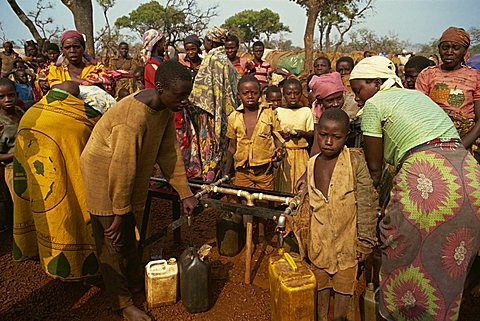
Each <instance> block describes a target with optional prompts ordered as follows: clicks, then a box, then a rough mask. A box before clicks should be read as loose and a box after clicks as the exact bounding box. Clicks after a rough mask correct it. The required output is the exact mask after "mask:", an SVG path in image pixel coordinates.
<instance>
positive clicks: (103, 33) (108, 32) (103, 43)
mask: <svg viewBox="0 0 480 321" xmlns="http://www.w3.org/2000/svg"><path fill="white" fill-rule="evenodd" d="M97 3H98V4H99V5H100V7H102V11H103V16H104V17H105V23H106V25H105V27H103V28H102V30H100V33H99V35H98V36H97V38H96V39H95V44H96V46H95V49H97V48H98V47H99V46H100V48H103V49H104V50H106V51H107V53H108V52H109V50H110V48H112V46H114V45H115V44H114V42H113V37H112V28H111V26H110V21H109V20H108V10H110V9H111V8H113V6H115V0H97ZM97 43H99V44H100V45H99V46H97ZM100 48H98V49H100Z"/></svg>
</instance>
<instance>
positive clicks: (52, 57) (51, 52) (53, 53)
mask: <svg viewBox="0 0 480 321" xmlns="http://www.w3.org/2000/svg"><path fill="white" fill-rule="evenodd" d="M58 56H60V53H59V52H56V51H55V50H48V51H47V57H48V60H49V61H53V62H56V61H57V59H58Z"/></svg>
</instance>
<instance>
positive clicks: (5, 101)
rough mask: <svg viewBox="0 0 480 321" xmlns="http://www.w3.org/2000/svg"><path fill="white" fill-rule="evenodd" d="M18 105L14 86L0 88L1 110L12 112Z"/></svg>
mask: <svg viewBox="0 0 480 321" xmlns="http://www.w3.org/2000/svg"><path fill="white" fill-rule="evenodd" d="M16 103H17V91H16V90H15V88H13V87H12V86H0V108H2V109H4V110H11V109H12V108H15V104H16Z"/></svg>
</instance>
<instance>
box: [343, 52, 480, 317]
mask: <svg viewBox="0 0 480 321" xmlns="http://www.w3.org/2000/svg"><path fill="white" fill-rule="evenodd" d="M350 84H351V86H352V90H353V92H354V93H355V95H356V99H357V101H358V103H359V105H364V107H363V116H362V125H361V126H362V132H363V137H364V145H365V156H366V160H367V164H368V167H369V170H370V174H371V176H372V179H373V182H374V184H375V185H378V183H379V181H380V176H381V173H382V167H383V162H384V161H386V162H387V163H389V164H392V165H394V166H395V167H396V170H397V173H396V176H395V178H394V181H393V190H392V192H391V197H390V202H389V204H388V206H387V207H386V209H385V208H384V209H385V216H384V217H383V219H382V220H381V222H380V238H381V241H382V243H383V244H382V247H381V249H382V267H381V282H380V313H381V315H382V316H383V317H384V318H386V319H387V320H457V318H458V313H459V308H460V303H461V299H462V293H463V286H464V282H465V278H466V275H467V272H468V270H469V268H470V267H471V263H472V261H473V259H474V257H475V256H476V254H477V251H478V249H479V247H480V235H479V230H480V207H479V206H478V204H479V203H480V202H479V195H480V166H479V165H478V164H477V162H476V161H475V159H474V158H473V156H472V155H470V154H469V153H468V152H467V151H466V150H465V148H464V146H463V145H462V143H461V141H460V137H459V136H458V134H457V131H456V130H455V127H454V126H453V123H452V122H451V121H450V119H449V117H448V116H447V114H445V112H444V111H443V110H442V109H441V108H439V107H438V105H436V104H435V103H434V102H433V101H432V100H431V99H430V98H428V97H427V96H425V95H424V94H422V93H421V92H419V91H416V90H408V89H403V88H402V83H401V80H400V78H398V77H397V75H396V74H395V65H394V64H393V62H392V61H390V60H389V59H387V58H385V57H380V56H374V57H369V58H365V59H363V60H361V61H360V62H359V63H358V64H357V65H356V66H355V67H354V69H353V71H352V73H351V75H350Z"/></svg>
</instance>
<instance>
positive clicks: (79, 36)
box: [60, 30, 85, 49]
mask: <svg viewBox="0 0 480 321" xmlns="http://www.w3.org/2000/svg"><path fill="white" fill-rule="evenodd" d="M71 38H74V39H77V40H78V41H80V45H81V46H82V47H83V49H85V38H84V37H83V35H82V34H81V33H80V32H78V31H77V30H67V31H65V32H64V33H62V38H61V39H60V42H61V44H62V47H63V43H64V42H65V41H66V40H67V39H71Z"/></svg>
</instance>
